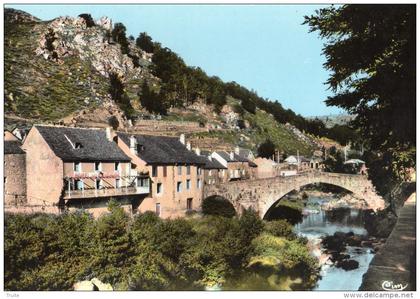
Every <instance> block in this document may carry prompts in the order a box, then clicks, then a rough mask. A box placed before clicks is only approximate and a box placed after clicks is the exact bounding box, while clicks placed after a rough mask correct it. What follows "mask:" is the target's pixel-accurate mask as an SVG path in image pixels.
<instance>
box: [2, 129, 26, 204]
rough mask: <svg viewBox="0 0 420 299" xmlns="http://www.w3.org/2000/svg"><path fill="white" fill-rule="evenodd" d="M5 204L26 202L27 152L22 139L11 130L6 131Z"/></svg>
mask: <svg viewBox="0 0 420 299" xmlns="http://www.w3.org/2000/svg"><path fill="white" fill-rule="evenodd" d="M3 145H4V168H3V169H4V185H3V186H4V205H5V206H6V207H7V206H19V205H22V204H25V203H26V153H25V152H24V151H23V150H22V148H21V143H20V141H19V140H18V139H17V138H16V137H14V136H13V134H11V133H10V132H7V131H6V132H5V133H4V144H3Z"/></svg>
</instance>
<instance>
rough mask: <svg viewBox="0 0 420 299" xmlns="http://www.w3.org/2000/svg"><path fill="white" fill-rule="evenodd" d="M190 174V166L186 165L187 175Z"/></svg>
mask: <svg viewBox="0 0 420 299" xmlns="http://www.w3.org/2000/svg"><path fill="white" fill-rule="evenodd" d="M190 174H191V166H190V165H187V175H190Z"/></svg>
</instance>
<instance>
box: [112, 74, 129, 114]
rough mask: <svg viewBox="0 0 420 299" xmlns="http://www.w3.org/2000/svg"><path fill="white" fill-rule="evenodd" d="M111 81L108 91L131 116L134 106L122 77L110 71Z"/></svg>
mask: <svg viewBox="0 0 420 299" xmlns="http://www.w3.org/2000/svg"><path fill="white" fill-rule="evenodd" d="M109 83H110V86H109V90H108V91H109V93H110V95H111V98H112V99H113V100H114V101H115V103H117V104H118V105H119V106H120V108H121V109H122V110H123V111H124V112H125V114H126V115H127V117H131V116H132V115H133V114H134V108H133V106H131V102H130V98H129V97H128V96H127V94H126V93H125V90H124V83H123V81H122V78H121V77H120V76H119V75H118V74H116V73H110V74H109Z"/></svg>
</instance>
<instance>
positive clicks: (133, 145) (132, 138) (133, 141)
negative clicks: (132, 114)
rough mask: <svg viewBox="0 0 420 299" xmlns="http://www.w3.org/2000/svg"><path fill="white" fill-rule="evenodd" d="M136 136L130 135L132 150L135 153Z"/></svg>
mask: <svg viewBox="0 0 420 299" xmlns="http://www.w3.org/2000/svg"><path fill="white" fill-rule="evenodd" d="M136 143H137V141H136V138H135V137H134V136H130V151H131V152H132V153H133V154H136Z"/></svg>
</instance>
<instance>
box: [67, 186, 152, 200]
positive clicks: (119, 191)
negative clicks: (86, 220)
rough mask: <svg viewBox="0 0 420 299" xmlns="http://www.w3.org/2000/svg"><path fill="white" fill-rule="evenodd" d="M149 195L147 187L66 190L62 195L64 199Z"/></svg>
mask: <svg viewBox="0 0 420 299" xmlns="http://www.w3.org/2000/svg"><path fill="white" fill-rule="evenodd" d="M149 193H150V189H149V187H121V188H103V189H99V190H98V189H85V190H66V191H65V193H64V199H79V198H96V197H114V196H127V195H145V194H149Z"/></svg>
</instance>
